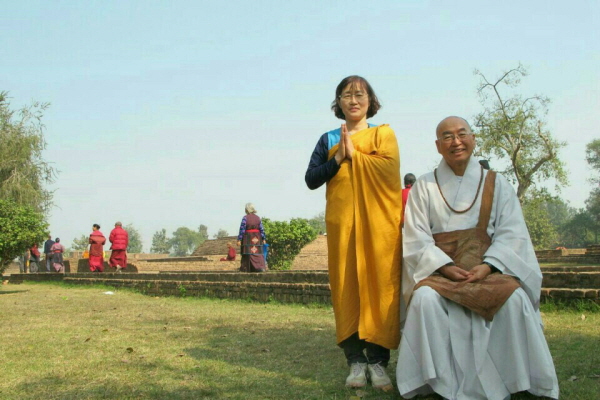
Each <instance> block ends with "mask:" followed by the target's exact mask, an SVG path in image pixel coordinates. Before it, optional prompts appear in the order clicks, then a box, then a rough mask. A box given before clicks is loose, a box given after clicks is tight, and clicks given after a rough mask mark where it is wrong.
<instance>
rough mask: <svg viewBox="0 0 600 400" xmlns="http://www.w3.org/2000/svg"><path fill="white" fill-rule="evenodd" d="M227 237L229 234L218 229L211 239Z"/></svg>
mask: <svg viewBox="0 0 600 400" xmlns="http://www.w3.org/2000/svg"><path fill="white" fill-rule="evenodd" d="M227 236H229V233H228V232H227V231H226V230H225V229H219V232H217V233H215V234H214V236H213V238H215V239H220V238H223V237H227Z"/></svg>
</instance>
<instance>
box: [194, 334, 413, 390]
mask: <svg viewBox="0 0 600 400" xmlns="http://www.w3.org/2000/svg"><path fill="white" fill-rule="evenodd" d="M185 352H186V353H187V354H188V355H189V356H191V357H192V358H194V359H195V360H197V361H198V363H199V365H198V368H199V369H201V370H202V374H203V375H205V376H207V378H208V379H209V380H211V381H218V382H219V395H220V396H223V397H229V396H231V398H244V396H247V397H248V398H268V399H347V398H349V397H351V396H355V395H356V390H350V389H347V388H345V386H344V381H345V379H346V375H347V373H348V367H347V366H346V362H345V358H344V355H343V353H342V351H341V349H339V348H338V347H337V346H336V345H335V337H334V336H333V335H332V334H331V332H330V331H329V330H328V329H326V330H324V329H320V328H309V327H294V326H290V327H286V328H268V327H263V326H261V325H260V323H256V324H255V325H254V326H252V327H237V326H232V325H223V326H219V327H215V328H213V329H211V330H210V332H209V333H208V334H207V335H206V340H204V341H203V343H202V345H200V346H198V347H192V348H188V349H186V350H185ZM395 364H396V363H395V360H394V362H390V366H389V368H388V373H389V374H390V376H391V377H392V379H393V376H394V375H395ZM224 370H228V371H231V373H228V374H226V375H224V374H222V373H221V371H224ZM246 390H249V391H246ZM364 392H365V393H364V396H365V397H367V398H369V399H401V397H400V395H399V394H398V392H397V390H396V388H395V387H394V389H393V391H391V392H388V393H386V392H382V391H379V390H374V389H373V388H372V387H371V386H370V385H369V386H368V387H367V388H365V389H364ZM361 397H362V396H361Z"/></svg>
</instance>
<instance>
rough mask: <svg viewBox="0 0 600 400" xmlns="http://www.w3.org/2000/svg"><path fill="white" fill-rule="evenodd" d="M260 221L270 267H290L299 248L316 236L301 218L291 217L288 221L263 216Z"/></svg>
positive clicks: (277, 268) (275, 268) (313, 230)
mask: <svg viewBox="0 0 600 400" xmlns="http://www.w3.org/2000/svg"><path fill="white" fill-rule="evenodd" d="M262 223H263V227H264V229H265V235H266V236H267V242H268V243H269V257H268V263H269V268H270V269H274V270H286V269H290V268H291V266H292V262H293V261H294V257H296V256H297V255H298V253H300V250H302V248H303V247H304V246H306V245H307V244H308V243H310V242H312V241H313V240H315V239H316V238H317V232H316V231H315V229H314V228H313V227H312V226H311V225H310V223H309V222H308V220H306V219H303V218H292V219H291V220H290V222H287V221H271V220H270V219H268V218H263V219H262Z"/></svg>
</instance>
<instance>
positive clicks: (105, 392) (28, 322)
mask: <svg viewBox="0 0 600 400" xmlns="http://www.w3.org/2000/svg"><path fill="white" fill-rule="evenodd" d="M106 291H113V292H115V294H114V295H106V294H103V293H104V292H106ZM0 307H1V309H2V315H3V319H2V322H3V335H2V338H3V342H2V347H3V355H2V363H0V376H1V377H2V379H1V380H0V398H2V399H65V400H69V399H161V400H162V399H348V398H350V397H351V396H355V395H356V391H352V390H348V389H346V388H345V387H344V386H343V384H344V379H345V377H346V374H347V367H346V365H345V360H344V357H343V354H342V351H341V350H340V349H339V348H338V347H336V346H335V329H334V319H333V312H332V310H331V308H330V307H326V306H322V305H318V306H311V307H305V306H301V305H287V304H277V303H266V304H264V303H253V302H246V301H231V300H216V299H206V298H204V299H198V298H191V297H185V298H176V297H171V298H165V297H150V296H144V295H141V294H139V293H135V292H132V291H129V290H120V289H119V290H115V289H114V288H111V287H108V286H93V287H89V286H76V285H67V284H56V283H53V284H39V283H36V284H29V283H28V284H22V285H9V286H4V287H3V288H2V290H0ZM581 315H582V313H581V312H579V311H573V310H554V311H548V310H545V311H544V320H545V323H546V335H547V338H548V342H549V344H550V350H551V352H552V355H553V357H554V359H555V363H556V367H557V372H558V375H559V382H560V386H561V398H563V399H570V400H571V399H575V400H578V399H586V400H587V399H592V398H595V396H597V394H598V391H599V390H600V379H598V378H595V377H594V376H597V375H599V374H600V359H599V357H598V356H596V355H595V354H596V352H595V350H596V348H597V346H598V343H600V329H599V328H600V313H589V314H586V318H585V319H582V318H581ZM396 357H397V352H395V351H394V352H392V361H391V363H390V367H389V371H388V372H389V373H390V375H392V376H394V375H395V361H396ZM573 376H575V377H576V379H573V378H572V377H573ZM570 379H571V380H570ZM364 398H366V399H400V398H401V397H400V396H399V395H398V394H397V393H396V392H394V393H382V392H378V391H375V390H373V389H372V388H368V389H366V390H365V393H364ZM430 398H431V399H433V398H435V397H430ZM526 398H533V397H531V396H528V395H517V396H513V399H526Z"/></svg>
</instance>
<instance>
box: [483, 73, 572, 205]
mask: <svg viewBox="0 0 600 400" xmlns="http://www.w3.org/2000/svg"><path fill="white" fill-rule="evenodd" d="M475 75H477V76H479V78H480V83H479V86H478V88H477V93H478V95H479V99H480V103H481V105H482V106H483V111H482V112H480V113H479V114H477V116H476V117H475V121H476V122H475V126H476V128H477V131H476V133H477V150H476V154H477V155H478V156H483V157H484V158H488V159H494V158H495V159H501V160H502V159H503V160H506V161H507V162H508V167H507V169H506V170H505V171H502V173H503V174H504V175H505V176H506V177H507V178H508V179H509V180H511V181H512V182H513V183H514V182H516V183H517V184H518V186H517V196H518V198H519V201H520V202H521V203H523V200H524V199H525V196H526V194H527V190H528V189H529V188H530V187H531V186H532V185H534V186H535V183H536V182H538V181H546V180H547V179H549V178H554V179H556V181H557V182H558V183H559V184H563V185H566V183H567V178H566V172H565V170H564V164H563V162H562V161H560V159H559V158H558V151H559V150H560V149H561V148H562V147H564V146H565V145H566V144H565V143H564V142H559V141H557V140H555V139H554V138H553V137H552V134H551V132H550V131H548V129H547V128H546V123H545V121H544V116H545V115H546V114H547V112H548V104H549V103H550V100H549V99H548V98H547V97H545V96H540V95H534V96H529V97H523V96H520V95H517V94H515V95H513V96H512V97H507V96H506V95H505V93H503V92H502V90H503V89H505V88H509V90H510V89H511V88H515V87H517V86H518V85H519V84H520V82H521V78H522V77H525V76H527V70H526V69H525V68H524V67H523V66H522V65H520V64H519V66H518V67H517V68H513V69H511V70H509V71H507V72H504V73H503V74H502V75H501V76H500V77H499V78H498V79H496V80H491V81H490V80H488V79H487V78H486V77H485V75H484V74H483V73H481V72H480V71H477V70H475ZM490 97H491V98H490Z"/></svg>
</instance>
